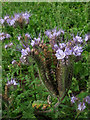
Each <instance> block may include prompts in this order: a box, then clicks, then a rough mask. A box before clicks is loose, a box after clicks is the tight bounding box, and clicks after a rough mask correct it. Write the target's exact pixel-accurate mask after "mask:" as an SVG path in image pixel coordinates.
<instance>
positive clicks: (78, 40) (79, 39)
mask: <svg viewBox="0 0 90 120" xmlns="http://www.w3.org/2000/svg"><path fill="white" fill-rule="evenodd" d="M75 38H76V40H77V42H80V43H82V42H83V40H82V38H81V37H80V36H76V37H75Z"/></svg>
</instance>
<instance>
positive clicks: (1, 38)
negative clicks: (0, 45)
mask: <svg viewBox="0 0 90 120" xmlns="http://www.w3.org/2000/svg"><path fill="white" fill-rule="evenodd" d="M10 37H11V36H10V35H9V34H7V33H4V32H2V33H0V40H1V41H3V40H5V39H9V38H10Z"/></svg>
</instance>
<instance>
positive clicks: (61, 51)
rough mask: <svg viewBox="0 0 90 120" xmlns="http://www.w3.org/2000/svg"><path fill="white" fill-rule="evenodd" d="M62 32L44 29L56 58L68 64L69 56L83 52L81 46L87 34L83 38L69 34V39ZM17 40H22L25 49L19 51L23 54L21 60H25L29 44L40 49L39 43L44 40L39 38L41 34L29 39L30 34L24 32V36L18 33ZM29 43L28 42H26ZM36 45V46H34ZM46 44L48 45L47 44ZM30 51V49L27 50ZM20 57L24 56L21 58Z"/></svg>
mask: <svg viewBox="0 0 90 120" xmlns="http://www.w3.org/2000/svg"><path fill="white" fill-rule="evenodd" d="M64 33H65V31H63V30H61V29H60V30H58V31H57V30H56V28H55V29H53V30H51V31H50V30H47V31H45V35H46V36H48V38H49V43H50V44H49V45H51V48H52V50H53V51H54V53H55V56H56V58H57V59H58V60H61V61H62V63H64V64H68V58H69V56H76V57H78V56H81V53H82V52H83V48H84V46H85V44H84V43H86V42H87V41H88V39H89V38H88V35H86V36H85V37H84V38H82V37H80V36H78V35H76V36H74V35H73V37H72V36H71V40H67V41H66V40H64V37H63V36H64ZM18 40H20V42H22V45H23V47H24V48H25V49H22V51H21V53H22V55H23V56H21V61H23V62H24V61H26V56H27V55H28V52H27V48H28V49H30V48H29V45H31V46H32V47H33V48H34V49H36V50H37V49H40V48H39V47H40V45H43V44H44V42H43V40H41V36H40V35H39V37H38V38H33V39H31V36H30V34H28V33H26V34H25V35H24V38H23V37H22V36H21V35H19V36H18ZM28 43H29V44H28ZM36 46H37V47H36ZM47 46H48V45H47ZM29 52H30V50H29ZM22 58H24V59H23V60H22Z"/></svg>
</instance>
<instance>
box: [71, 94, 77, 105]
mask: <svg viewBox="0 0 90 120" xmlns="http://www.w3.org/2000/svg"><path fill="white" fill-rule="evenodd" d="M76 100H78V98H76V97H74V96H72V97H71V103H72V104H73V103H75V101H76Z"/></svg>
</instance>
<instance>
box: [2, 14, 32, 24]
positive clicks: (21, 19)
mask: <svg viewBox="0 0 90 120" xmlns="http://www.w3.org/2000/svg"><path fill="white" fill-rule="evenodd" d="M30 16H31V15H30V13H28V12H25V13H18V14H14V16H12V17H10V16H8V15H7V16H5V17H4V19H2V18H1V19H0V23H1V24H2V25H5V24H8V25H9V26H15V25H16V23H19V24H25V25H26V24H28V23H29V18H30Z"/></svg>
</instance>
